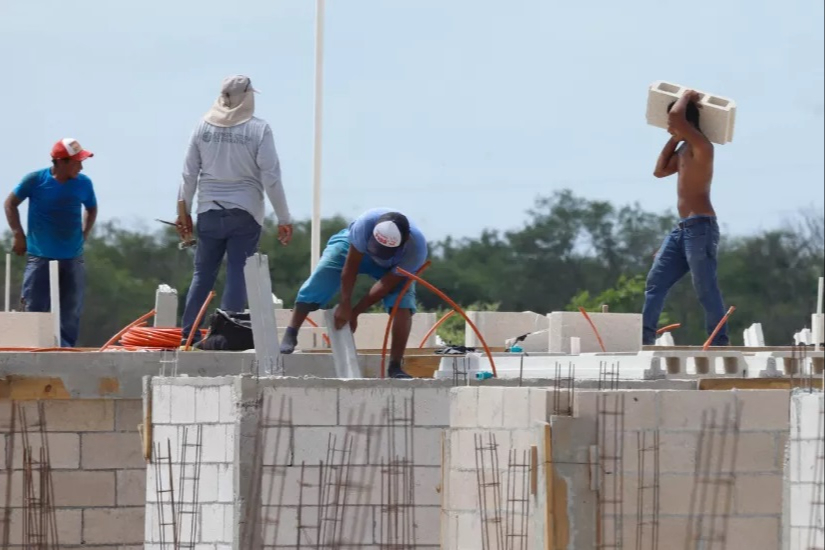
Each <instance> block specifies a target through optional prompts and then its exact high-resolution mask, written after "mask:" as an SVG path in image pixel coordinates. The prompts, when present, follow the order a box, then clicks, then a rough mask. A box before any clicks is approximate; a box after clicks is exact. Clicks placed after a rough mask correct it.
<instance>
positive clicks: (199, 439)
mask: <svg viewBox="0 0 825 550" xmlns="http://www.w3.org/2000/svg"><path fill="white" fill-rule="evenodd" d="M190 450H191V453H190V452H189V451H190ZM190 454H194V455H195V456H194V457H193V458H192V462H191V463H190V462H188V460H187V459H189V455H190ZM202 455H203V426H201V425H198V426H196V427H195V442H194V443H190V442H189V428H188V427H186V426H184V428H183V439H182V442H181V450H180V456H181V459H180V478H179V483H180V485H179V489H178V497H179V499H180V501H179V502H178V518H177V524H178V525H179V526H180V530H181V533H180V537H179V540H178V545H177V547H176V549H175V550H181V549H183V548H186V549H188V550H194V548H195V544H196V540H197V539H196V535H197V526H198V517H199V515H200V504H199V502H198V491H199V489H200V475H201V460H202ZM187 474H189V475H187ZM187 482H189V484H190V485H189V486H187ZM187 489H189V490H190V493H191V497H192V498H191V500H187V497H186V491H187ZM185 518H188V519H187V520H186V521H188V522H189V524H188V527H189V541H188V542H184V537H183V529H184V528H185V526H187V524H186V523H185V522H184V519H185Z"/></svg>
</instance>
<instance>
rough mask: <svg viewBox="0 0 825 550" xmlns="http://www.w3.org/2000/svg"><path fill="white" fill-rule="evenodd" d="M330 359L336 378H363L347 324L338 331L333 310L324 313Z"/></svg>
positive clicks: (353, 341) (353, 340)
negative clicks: (332, 362)
mask: <svg viewBox="0 0 825 550" xmlns="http://www.w3.org/2000/svg"><path fill="white" fill-rule="evenodd" d="M324 320H325V321H326V325H327V334H328V335H329V341H330V345H331V347H332V358H333V360H334V362H335V374H336V376H337V377H338V378H343V379H351V378H363V377H364V375H363V373H362V372H361V366H360V365H359V363H358V354H357V353H356V351H355V339H354V338H353V335H352V330H351V329H350V326H349V324H347V325H345V326H343V327H342V328H340V329H336V328H335V309H334V308H333V309H330V310H327V311H324Z"/></svg>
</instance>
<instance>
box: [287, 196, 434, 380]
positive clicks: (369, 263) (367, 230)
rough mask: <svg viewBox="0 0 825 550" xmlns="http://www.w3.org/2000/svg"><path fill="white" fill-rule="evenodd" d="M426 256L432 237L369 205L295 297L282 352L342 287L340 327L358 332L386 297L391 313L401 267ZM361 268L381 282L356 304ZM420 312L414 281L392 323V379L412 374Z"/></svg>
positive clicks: (414, 266) (413, 266) (412, 266)
mask: <svg viewBox="0 0 825 550" xmlns="http://www.w3.org/2000/svg"><path fill="white" fill-rule="evenodd" d="M425 261H427V240H426V239H425V238H424V235H423V234H422V233H421V231H420V230H419V229H418V227H416V226H415V224H413V223H412V222H410V221H409V220H408V219H407V217H406V216H404V215H403V214H401V213H399V212H397V211H394V210H390V209H387V208H376V209H373V210H369V211H367V212H365V213H364V214H362V215H361V216H359V217H358V219H356V220H355V221H354V222H352V223H351V224H350V226H349V227H348V228H347V229H342V230H341V231H340V232H339V233H337V234H336V235H333V236H332V238H331V239H330V240H329V242H328V243H327V246H326V248H325V249H324V252H323V254H322V255H321V260H320V261H319V262H318V266H317V267H316V268H315V271H314V272H313V273H312V275H310V277H309V279H307V280H306V282H305V283H304V284H303V286H301V289H300V290H299V291H298V297H297V298H296V299H295V309H294V310H293V312H292V320H291V321H290V323H289V326H288V327H287V329H286V333H285V334H284V339H283V341H282V342H281V353H292V352H293V351H295V346H296V345H297V343H298V330H299V329H300V328H301V325H302V324H303V323H304V320H306V317H307V315H308V314H309V313H310V312H311V311H315V310H317V309H318V308H320V307H322V306H324V305H326V304H327V303H328V302H329V301H330V300H331V299H332V298H333V296H335V294H336V293H337V292H338V290H339V288H340V290H341V302H340V303H339V304H338V307H337V308H336V310H335V328H336V329H340V328H341V327H344V326H345V325H346V324H347V323H350V325H351V326H352V330H353V331H354V330H355V329H356V327H357V326H358V315H360V314H361V313H364V312H365V311H367V310H368V309H369V308H370V307H372V305H373V304H375V303H376V302H378V301H379V300H383V302H384V307H385V308H386V309H387V311H388V312H389V311H390V310H391V309H392V307H393V305H395V300H396V299H397V298H398V294H399V293H400V292H401V288H402V287H403V286H404V282H405V281H406V277H404V276H403V275H398V274H397V273H396V272H395V268H397V267H400V268H402V269H404V270H406V271H408V272H410V273H415V272H416V271H418V270H419V269H420V268H421V266H423V265H424V262H425ZM359 273H363V274H366V275H369V276H370V277H372V278H373V279H376V280H377V282H376V283H375V284H374V285H373V286H372V288H371V289H370V291H369V292H368V293H367V295H366V296H364V297H363V298H361V300H360V301H359V302H358V303H357V304H356V305H355V306H354V307H353V305H352V290H353V288H354V287H355V279H356V278H357V277H358V274H359ZM414 313H415V283H413V284H412V285H410V288H409V290H408V291H407V293H406V294H404V297H403V298H401V303H400V304H399V306H398V312H397V313H396V316H395V319H394V321H393V324H392V347H391V348H390V366H389V370H388V374H389V376H390V377H392V378H410V376H409V375H408V374H406V373H405V372H404V370H403V369H402V368H401V363H402V361H403V359H404V350H405V349H406V348H407V339H408V338H409V336H410V329H411V328H412V316H413V314H414Z"/></svg>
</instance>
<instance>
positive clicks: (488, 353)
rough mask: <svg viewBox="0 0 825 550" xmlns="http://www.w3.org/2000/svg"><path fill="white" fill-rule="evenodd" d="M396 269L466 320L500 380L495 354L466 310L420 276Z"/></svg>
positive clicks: (495, 375) (494, 375)
mask: <svg viewBox="0 0 825 550" xmlns="http://www.w3.org/2000/svg"><path fill="white" fill-rule="evenodd" d="M396 269H397V271H398V273H400V274H401V275H404V276H405V277H410V278H411V279H415V281H416V282H419V283H421V284H422V285H424V286H425V287H427V288H428V289H430V290H431V291H432V292H434V293H435V294H437V295H438V297H439V298H441V299H442V300H444V301H445V302H447V303H448V304H450V307H452V308H453V309H454V310H455V311H456V312H457V313H458V314H459V315H461V316H462V317H464V320H465V321H466V322H467V324H468V325H470V328H471V329H473V332H475V333H476V336H478V339H479V340H481V345H482V346H484V352H485V353H486V354H487V358H488V359H489V360H490V367H492V369H493V377H494V378H498V371H496V363H495V361H494V360H493V354H492V353H491V352H490V348H489V347H488V346H487V342H486V341H485V340H484V336H482V335H481V332H480V331H479V330H478V328H477V327H476V325H475V323H473V322H472V321H471V320H470V318H469V317H467V314H466V313H465V312H464V310H463V309H461V307H459V305H458V304H456V303H455V302H453V301H452V299H450V297H449V296H447V295H446V294H444V293H443V292H441V291H440V290H438V289H437V288H436V287H435V286H433V285H431V284H430V283H428V282H427V281H425V280H424V279H422V278H421V277H419V276H418V275H415V274H413V273H410V272H409V271H407V270H405V269H401V268H400V267H399V268H396Z"/></svg>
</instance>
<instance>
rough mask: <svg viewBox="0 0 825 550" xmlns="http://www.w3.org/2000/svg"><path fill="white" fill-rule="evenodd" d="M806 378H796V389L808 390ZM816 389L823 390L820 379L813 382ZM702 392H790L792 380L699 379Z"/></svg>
mask: <svg viewBox="0 0 825 550" xmlns="http://www.w3.org/2000/svg"><path fill="white" fill-rule="evenodd" d="M808 383H809V382H808V380H807V379H806V378H794V379H793V387H794V388H807V387H808ZM811 385H812V386H813V387H814V388H817V389H822V379H821V378H820V377H817V378H814V379H813V380H811ZM698 386H699V389H700V390H721V391H726V390H790V389H791V387H792V386H791V379H790V378H701V379H699V385H698Z"/></svg>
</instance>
